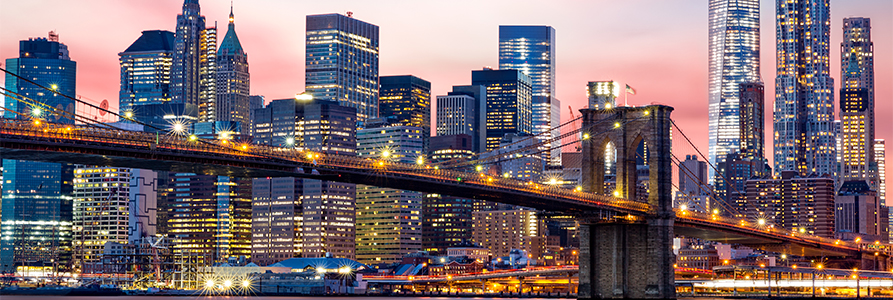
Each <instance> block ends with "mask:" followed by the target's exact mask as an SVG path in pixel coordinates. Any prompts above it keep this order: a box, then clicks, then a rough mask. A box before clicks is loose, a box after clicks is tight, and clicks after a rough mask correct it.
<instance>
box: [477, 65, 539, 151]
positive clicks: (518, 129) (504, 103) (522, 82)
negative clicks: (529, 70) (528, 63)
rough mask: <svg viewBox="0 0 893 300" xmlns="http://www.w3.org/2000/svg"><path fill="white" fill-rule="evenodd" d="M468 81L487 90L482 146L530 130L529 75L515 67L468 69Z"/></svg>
mask: <svg viewBox="0 0 893 300" xmlns="http://www.w3.org/2000/svg"><path fill="white" fill-rule="evenodd" d="M471 84H472V85H482V86H484V87H486V89H487V121H486V127H487V128H486V134H487V138H486V143H487V145H486V148H485V149H483V150H486V151H491V150H494V149H496V148H498V147H499V143H500V141H502V138H503V137H504V136H505V135H506V134H508V133H513V134H516V135H520V134H532V133H533V116H532V113H533V102H532V98H531V97H532V95H531V91H532V90H531V81H530V76H527V75H526V74H524V73H522V72H521V71H519V70H492V69H484V70H478V71H471Z"/></svg>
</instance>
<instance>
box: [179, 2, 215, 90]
mask: <svg viewBox="0 0 893 300" xmlns="http://www.w3.org/2000/svg"><path fill="white" fill-rule="evenodd" d="M205 29H206V28H205V17H204V16H202V15H201V7H200V6H199V4H198V0H184V1H183V12H182V13H181V14H179V15H177V29H176V30H175V33H174V53H173V57H172V60H171V75H170V76H171V77H170V78H171V79H170V84H171V94H172V97H171V98H172V101H174V102H175V103H183V104H191V105H196V106H198V105H199V91H200V90H201V88H200V81H201V80H200V75H199V74H200V71H199V69H200V68H201V65H200V62H199V56H200V55H203V54H206V53H207V52H208V51H207V49H205V51H202V49H201V44H202V40H203V39H202V32H203V31H205ZM215 48H216V45H215Z"/></svg>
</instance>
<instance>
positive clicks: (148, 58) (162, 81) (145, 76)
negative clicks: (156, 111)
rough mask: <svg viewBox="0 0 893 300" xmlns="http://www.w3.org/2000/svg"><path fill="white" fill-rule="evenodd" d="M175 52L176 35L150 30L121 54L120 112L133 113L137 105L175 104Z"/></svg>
mask: <svg viewBox="0 0 893 300" xmlns="http://www.w3.org/2000/svg"><path fill="white" fill-rule="evenodd" d="M173 50H174V33H173V32H170V31H164V30H146V31H143V34H142V35H140V37H139V38H138V39H137V40H136V41H134V42H133V44H130V47H127V49H125V50H124V52H121V53H118V56H119V57H120V58H119V59H118V60H119V61H120V63H121V87H120V90H119V92H118V101H119V102H118V108H119V109H120V111H122V112H127V111H133V110H134V108H133V106H136V105H146V104H163V103H169V102H170V101H171V83H170V81H171V57H172V56H173ZM140 121H144V120H140ZM144 122H145V121H144Z"/></svg>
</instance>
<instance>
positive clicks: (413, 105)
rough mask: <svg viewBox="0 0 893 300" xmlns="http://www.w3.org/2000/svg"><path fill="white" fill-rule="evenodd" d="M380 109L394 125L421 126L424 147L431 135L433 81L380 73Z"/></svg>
mask: <svg viewBox="0 0 893 300" xmlns="http://www.w3.org/2000/svg"><path fill="white" fill-rule="evenodd" d="M380 80H381V89H380V90H379V98H378V99H379V100H378V105H379V107H378V109H379V115H380V116H381V117H382V118H388V119H390V120H389V123H391V124H393V125H403V126H412V127H418V128H421V129H422V140H423V141H424V143H425V150H427V149H428V141H429V140H430V139H431V83H430V82H428V81H427V80H424V79H421V78H418V77H415V76H412V75H400V76H381V79H380Z"/></svg>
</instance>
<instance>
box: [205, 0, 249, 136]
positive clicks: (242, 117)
mask: <svg viewBox="0 0 893 300" xmlns="http://www.w3.org/2000/svg"><path fill="white" fill-rule="evenodd" d="M216 64H217V74H216V77H217V78H216V81H217V82H216V83H215V85H216V95H215V100H216V103H215V104H214V106H213V111H209V112H208V115H209V117H211V120H209V121H233V122H239V125H240V126H241V130H240V131H241V132H246V133H247V132H251V113H250V109H251V104H250V103H249V102H250V101H249V95H250V94H249V90H250V87H251V81H250V76H249V73H248V54H247V53H245V50H244V49H242V43H240V42H239V36H238V35H236V23H235V17H234V16H233V12H232V8H230V12H229V25H227V29H226V35H225V36H223V41H222V42H220V48H219V49H217V63H216Z"/></svg>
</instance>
